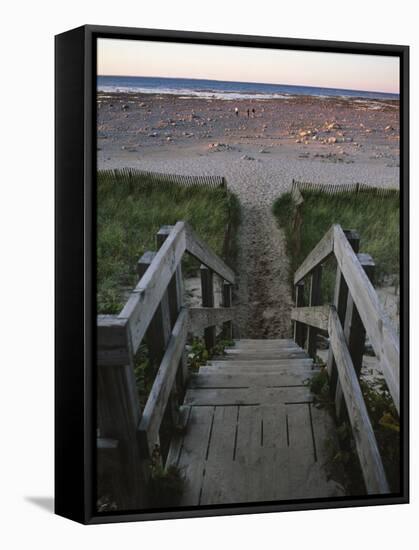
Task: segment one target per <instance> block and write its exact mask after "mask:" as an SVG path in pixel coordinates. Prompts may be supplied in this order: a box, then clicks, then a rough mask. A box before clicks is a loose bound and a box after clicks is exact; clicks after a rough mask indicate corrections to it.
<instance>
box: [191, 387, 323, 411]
mask: <svg viewBox="0 0 419 550" xmlns="http://www.w3.org/2000/svg"><path fill="white" fill-rule="evenodd" d="M312 400H313V395H312V394H311V392H310V389H309V388H308V387H307V386H301V385H298V386H286V387H283V388H282V387H279V388H263V387H260V388H257V387H253V388H239V389H230V388H220V389H215V390H212V389H189V390H188V391H187V392H186V395H185V405H193V406H201V407H202V406H210V405H212V406H218V407H219V406H227V405H261V404H264V405H277V404H280V403H294V402H296V403H300V402H309V401H312Z"/></svg>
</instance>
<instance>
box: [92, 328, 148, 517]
mask: <svg viewBox="0 0 419 550" xmlns="http://www.w3.org/2000/svg"><path fill="white" fill-rule="evenodd" d="M127 325H128V323H126V322H120V321H119V320H118V319H117V318H115V320H114V321H113V320H112V319H111V318H109V320H106V319H104V320H102V321H100V322H99V324H98V329H97V330H98V346H99V349H100V347H101V344H102V342H103V343H104V344H108V343H109V342H113V344H114V345H115V348H118V349H119V350H123V349H125V350H126V351H125V353H123V356H124V359H123V361H122V362H121V364H117V363H116V362H114V364H102V363H101V361H100V360H99V363H98V371H97V372H98V376H97V407H98V411H97V417H98V420H97V422H98V424H97V427H98V431H99V437H100V441H101V442H102V445H100V446H101V450H100V452H98V464H97V467H98V472H101V471H102V472H106V475H107V477H108V478H109V480H110V483H111V486H112V493H113V494H112V498H115V501H116V504H117V506H118V509H130V508H139V507H144V506H146V505H147V495H146V475H145V471H144V468H143V465H144V463H143V461H142V460H143V457H142V456H141V452H140V446H139V443H138V440H137V426H138V423H139V421H140V420H141V410H140V404H139V401H138V394H137V388H136V381H135V373H134V365H133V354H132V349H131V345H130V338H129V334H128V326H127ZM98 356H99V357H100V354H99V353H98ZM104 441H105V442H106V441H108V442H113V445H111V446H109V445H105V447H106V448H104V446H103V442H104ZM111 447H116V448H114V449H113V450H112V449H111ZM106 455H108V458H109V460H108V459H107V457H106ZM104 460H105V461H106V462H105V464H106V466H105V465H104V464H103V461H104ZM98 490H99V494H98V495H97V496H98V497H99V496H103V495H101V494H100V491H101V487H100V486H99V487H98Z"/></svg>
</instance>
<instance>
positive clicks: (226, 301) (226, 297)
mask: <svg viewBox="0 0 419 550" xmlns="http://www.w3.org/2000/svg"><path fill="white" fill-rule="evenodd" d="M232 289H233V285H232V284H230V283H228V282H227V281H224V282H223V307H231V306H232ZM223 338H224V339H225V340H232V339H233V322H232V321H225V322H224V323H223Z"/></svg>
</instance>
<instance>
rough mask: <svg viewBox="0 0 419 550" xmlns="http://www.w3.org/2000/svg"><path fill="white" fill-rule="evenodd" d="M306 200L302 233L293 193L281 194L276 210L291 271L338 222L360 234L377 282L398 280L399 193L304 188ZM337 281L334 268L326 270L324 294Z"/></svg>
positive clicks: (329, 291) (302, 219) (292, 271)
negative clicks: (296, 219) (297, 225)
mask: <svg viewBox="0 0 419 550" xmlns="http://www.w3.org/2000/svg"><path fill="white" fill-rule="evenodd" d="M303 198H304V203H303V204H302V206H301V207H300V213H301V221H302V223H301V230H300V235H298V231H297V232H296V231H295V228H294V205H293V201H292V198H291V193H286V194H284V195H282V196H281V197H279V199H277V200H276V201H275V203H274V206H273V212H274V215H275V216H276V219H277V221H278V223H279V225H280V227H282V228H283V229H284V232H285V236H286V242H287V251H288V254H289V257H290V262H291V273H290V276H292V275H293V273H294V272H295V270H296V269H297V268H298V266H299V265H300V264H301V262H302V261H303V260H304V258H305V257H306V256H307V255H308V253H309V252H310V251H311V250H312V249H313V248H314V246H315V245H316V244H317V243H318V242H319V240H320V239H321V238H322V237H323V235H324V234H325V233H326V231H327V230H328V229H329V227H330V226H331V225H332V224H334V223H339V224H340V225H341V226H342V228H343V229H355V230H356V231H358V233H359V235H360V252H367V253H368V254H371V256H372V257H373V259H374V261H375V264H376V269H375V282H376V284H377V285H380V284H381V283H383V281H384V280H385V279H387V278H390V279H392V280H393V281H394V282H398V280H399V264H400V246H399V238H400V233H399V223H400V222H399V202H400V198H399V194H398V193H397V192H395V193H394V194H390V195H389V196H386V197H378V196H377V195H376V194H375V193H374V192H373V191H371V192H369V191H364V192H362V193H359V194H355V193H339V194H335V195H329V194H325V193H322V192H317V191H306V192H303ZM333 284H334V274H333V270H332V269H329V270H327V269H326V270H325V271H324V275H323V286H324V296H325V298H326V297H327V298H330V295H331V288H332V286H333Z"/></svg>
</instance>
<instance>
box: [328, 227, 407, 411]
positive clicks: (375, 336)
mask: <svg viewBox="0 0 419 550" xmlns="http://www.w3.org/2000/svg"><path fill="white" fill-rule="evenodd" d="M333 248H334V253H335V256H336V260H337V262H338V265H339V267H340V270H341V272H342V274H343V276H344V278H345V281H346V284H347V285H348V289H349V292H350V294H351V296H352V299H353V301H354V303H355V305H356V307H357V309H358V312H359V315H360V317H361V319H362V323H363V325H364V327H365V330H366V332H367V335H368V337H369V339H370V342H371V345H372V347H373V349H374V352H375V355H376V356H377V359H378V360H379V362H380V365H381V367H382V370H383V375H384V378H385V380H386V382H387V386H388V389H389V391H390V393H391V396H392V398H393V401H394V404H395V406H396V408H397V411H399V407H400V403H399V400H400V391H399V363H400V344H399V339H398V337H397V334H396V331H395V330H394V328H393V326H392V325H391V323H390V321H389V319H388V317H387V315H386V313H385V312H384V309H383V307H382V305H381V304H380V301H379V298H378V296H377V293H376V291H375V289H374V287H373V286H372V284H371V282H370V280H369V279H368V277H367V275H366V273H365V271H364V269H363V268H362V266H361V264H360V262H359V260H358V258H357V255H356V254H355V253H354V251H353V250H352V247H351V245H350V244H349V243H348V240H347V238H346V237H345V234H344V232H343V230H342V228H341V227H340V225H335V226H334V247H333Z"/></svg>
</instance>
